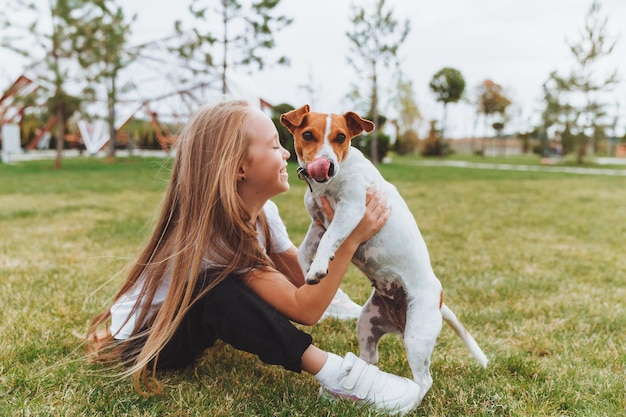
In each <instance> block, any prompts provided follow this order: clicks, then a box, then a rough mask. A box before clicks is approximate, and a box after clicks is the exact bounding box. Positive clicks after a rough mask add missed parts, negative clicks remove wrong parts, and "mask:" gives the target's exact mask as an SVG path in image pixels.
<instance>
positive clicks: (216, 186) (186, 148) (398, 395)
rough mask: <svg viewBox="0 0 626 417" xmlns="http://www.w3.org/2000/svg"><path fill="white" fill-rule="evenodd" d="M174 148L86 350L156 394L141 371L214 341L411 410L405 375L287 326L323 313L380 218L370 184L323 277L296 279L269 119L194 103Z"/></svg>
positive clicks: (283, 158) (381, 404)
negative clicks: (162, 186) (149, 229)
mask: <svg viewBox="0 0 626 417" xmlns="http://www.w3.org/2000/svg"><path fill="white" fill-rule="evenodd" d="M177 146H178V149H177V152H176V159H175V162H174V166H173V168H172V174H171V178H170V182H169V186H168V189H167V191H166V194H165V199H164V201H163V204H162V210H161V214H160V216H159V217H158V222H157V225H156V228H155V230H154V232H153V233H152V236H151V237H150V239H149V241H148V243H147V245H146V247H145V248H144V250H143V252H142V253H141V254H140V255H139V258H138V259H137V260H136V261H135V262H134V263H133V264H132V268H131V270H130V273H129V275H128V277H127V279H126V282H125V283H124V284H123V285H122V288H121V289H120V290H119V292H118V293H117V295H116V297H115V300H114V302H113V305H112V306H111V307H110V308H109V309H107V310H106V311H104V312H102V313H101V314H99V315H97V316H96V317H95V318H94V319H93V321H92V324H91V326H90V329H89V332H88V336H87V346H88V352H89V353H90V355H93V358H94V359H96V360H104V361H115V360H117V361H121V363H122V364H124V365H126V366H128V368H127V373H128V374H130V375H132V379H133V385H134V387H135V389H137V390H138V391H139V392H144V391H143V388H142V384H143V386H144V387H145V388H147V390H148V392H149V393H155V392H159V390H160V387H159V386H158V384H153V383H152V382H151V379H150V378H149V376H150V374H152V376H154V372H155V371H156V370H157V369H172V368H182V367H186V366H188V365H191V364H192V363H193V362H194V361H195V360H196V359H197V358H198V357H199V356H200V355H201V354H202V352H203V351H204V350H205V349H207V348H208V347H210V346H212V345H213V344H214V343H215V342H216V341H217V340H218V339H220V340H222V341H223V342H226V343H228V344H230V345H232V346H233V347H235V348H237V349H241V350H245V351H247V352H251V353H253V354H256V355H257V356H258V357H259V358H260V359H261V361H263V362H264V363H267V364H276V365H282V366H283V367H284V368H286V369H288V370H291V371H295V372H300V371H302V370H304V371H306V372H309V373H311V374H313V375H314V376H315V377H316V378H317V380H318V381H319V383H320V385H321V392H322V393H323V394H324V395H329V396H336V397H343V398H350V399H352V400H355V401H359V402H365V403H369V404H371V405H372V406H374V407H376V408H379V409H386V410H394V411H398V412H401V413H404V412H408V411H409V410H411V409H413V408H414V407H415V405H416V402H417V399H418V397H419V395H418V394H419V387H418V385H417V384H415V383H414V382H413V381H411V380H409V379H407V378H402V377H399V376H396V375H392V374H388V373H385V372H382V371H380V370H379V369H378V368H377V367H375V366H374V365H370V364H367V363H365V362H364V361H363V360H361V359H359V358H357V357H356V356H355V355H354V354H352V353H348V354H347V355H346V357H345V358H341V357H340V356H337V355H335V354H333V353H328V352H325V351H323V350H321V349H319V348H318V347H316V346H315V345H313V344H312V337H311V336H310V335H309V334H307V333H305V332H304V331H302V330H300V329H298V328H296V327H295V326H294V325H293V324H292V321H293V322H296V323H300V324H304V325H313V324H315V323H316V322H317V321H318V320H319V319H320V317H321V316H322V314H323V313H324V312H325V310H326V308H327V307H328V305H329V303H330V302H331V300H332V299H333V296H334V295H335V294H336V293H337V291H338V288H339V284H340V283H341V280H342V278H343V275H344V273H345V271H346V269H347V267H348V265H349V264H350V260H351V258H352V256H353V254H354V252H355V251H356V249H357V247H358V246H359V244H361V243H362V242H364V241H365V240H367V239H368V238H369V237H371V236H372V235H373V234H374V233H376V231H378V230H379V229H380V228H381V227H382V225H383V224H384V222H385V221H386V220H387V218H388V216H389V209H388V208H387V207H386V203H385V202H384V201H383V202H381V201H380V200H381V198H380V197H381V196H380V194H379V193H377V192H375V191H373V190H370V191H369V193H368V201H367V203H366V206H367V210H366V215H365V217H364V219H363V220H362V221H361V223H360V224H359V226H358V227H357V228H356V230H355V231H354V232H353V233H352V235H351V236H350V237H349V238H348V239H346V241H345V242H344V243H343V244H342V246H341V247H340V248H339V249H338V251H337V253H336V256H335V259H334V260H333V261H332V262H331V265H330V268H329V271H328V275H327V276H326V277H325V278H324V279H323V280H322V281H321V282H320V283H319V284H318V285H303V284H304V278H303V273H302V271H301V269H300V267H299V265H298V261H297V249H296V248H295V247H294V245H293V244H292V243H291V241H290V240H289V237H288V236H287V232H286V229H285V226H284V224H283V222H282V220H281V219H280V217H279V214H278V209H277V207H276V205H275V204H274V203H272V202H271V201H270V198H272V197H274V196H276V195H278V194H280V193H283V192H285V191H287V190H288V189H289V183H288V175H287V170H286V168H287V158H288V157H289V152H288V151H287V150H286V149H284V148H283V147H282V146H281V145H280V142H279V139H278V132H277V130H276V128H275V126H274V124H273V123H272V121H271V119H270V118H269V117H267V116H266V115H265V114H264V113H263V112H262V111H260V110H258V109H256V108H253V107H251V106H250V105H249V104H247V103H246V102H240V101H231V102H224V103H221V104H219V105H216V106H214V107H206V108H202V109H200V110H199V111H198V112H197V113H196V114H195V115H194V116H192V118H191V119H190V121H189V122H188V123H187V125H186V126H185V127H184V129H183V131H182V132H181V135H180V136H179V139H178V144H177ZM326 210H327V211H328V214H329V215H332V210H330V208H329V207H328V206H327V207H326Z"/></svg>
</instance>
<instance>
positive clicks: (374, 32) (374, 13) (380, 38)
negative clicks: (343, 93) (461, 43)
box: [346, 0, 410, 164]
mask: <svg viewBox="0 0 626 417" xmlns="http://www.w3.org/2000/svg"><path fill="white" fill-rule="evenodd" d="M385 1H386V0H370V1H369V2H367V4H364V5H356V4H354V5H353V7H352V10H353V12H354V14H353V15H352V16H351V18H350V21H351V22H352V24H353V26H354V27H353V29H352V31H350V32H347V33H346V35H347V36H348V39H349V40H350V50H349V56H348V62H350V64H351V67H353V68H357V69H359V68H362V69H363V71H364V72H365V74H366V76H367V78H368V79H369V84H370V87H369V97H368V98H367V99H366V100H365V101H366V102H367V104H368V110H369V114H370V115H371V117H372V121H373V122H374V124H375V125H376V127H375V128H374V130H373V131H372V132H371V133H370V134H369V136H370V137H371V144H370V145H371V153H370V159H371V160H372V163H374V164H377V163H378V160H379V156H378V131H379V127H380V126H379V125H380V123H378V122H379V120H378V116H379V94H378V89H379V86H378V76H379V71H380V67H381V66H383V67H387V68H388V67H389V66H390V64H391V63H394V64H397V63H398V49H399V48H400V47H401V46H402V44H403V43H404V41H405V40H406V37H407V35H408V34H409V31H410V26H409V21H408V20H404V21H403V22H402V24H399V22H398V21H397V20H396V19H395V18H394V17H393V15H392V11H391V10H387V8H386V4H385ZM355 63H356V65H355ZM359 63H361V64H362V65H359ZM394 67H395V66H394ZM358 91H359V89H358V87H355V88H354V91H353V92H352V94H353V97H359V96H360V94H359V93H358Z"/></svg>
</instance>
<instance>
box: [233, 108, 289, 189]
mask: <svg viewBox="0 0 626 417" xmlns="http://www.w3.org/2000/svg"><path fill="white" fill-rule="evenodd" d="M244 129H245V131H246V133H247V135H248V138H249V141H250V146H249V148H248V155H247V157H246V159H245V161H244V163H243V164H242V166H241V168H240V173H239V175H240V176H242V175H243V176H245V178H246V179H245V181H243V182H242V181H239V182H238V184H239V191H240V193H242V192H245V193H246V194H248V195H254V196H255V197H259V198H262V199H270V198H272V197H274V196H276V195H278V194H280V193H284V192H285V191H287V190H289V181H288V180H289V177H288V174H287V159H288V158H289V151H288V150H287V149H285V148H283V147H282V146H281V144H280V141H279V140H278V131H277V130H276V126H274V123H273V122H272V120H271V119H270V118H269V117H268V116H267V115H266V114H265V113H263V112H262V111H261V110H258V109H252V110H250V113H248V116H247V117H246V120H245V122H244Z"/></svg>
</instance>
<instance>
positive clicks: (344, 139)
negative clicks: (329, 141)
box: [335, 133, 346, 143]
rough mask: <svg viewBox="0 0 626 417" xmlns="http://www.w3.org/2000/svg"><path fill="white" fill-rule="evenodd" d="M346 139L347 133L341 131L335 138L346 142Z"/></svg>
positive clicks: (336, 140)
mask: <svg viewBox="0 0 626 417" xmlns="http://www.w3.org/2000/svg"><path fill="white" fill-rule="evenodd" d="M345 141H346V135H344V134H343V133H340V134H338V135H337V137H336V138H335V142H337V143H344V142H345Z"/></svg>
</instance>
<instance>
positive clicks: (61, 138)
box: [54, 102, 65, 169]
mask: <svg viewBox="0 0 626 417" xmlns="http://www.w3.org/2000/svg"><path fill="white" fill-rule="evenodd" d="M56 116H57V153H56V158H55V160H54V168H55V169H59V168H61V165H62V161H63V148H64V143H65V118H64V117H63V103H61V102H57V103H56Z"/></svg>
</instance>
